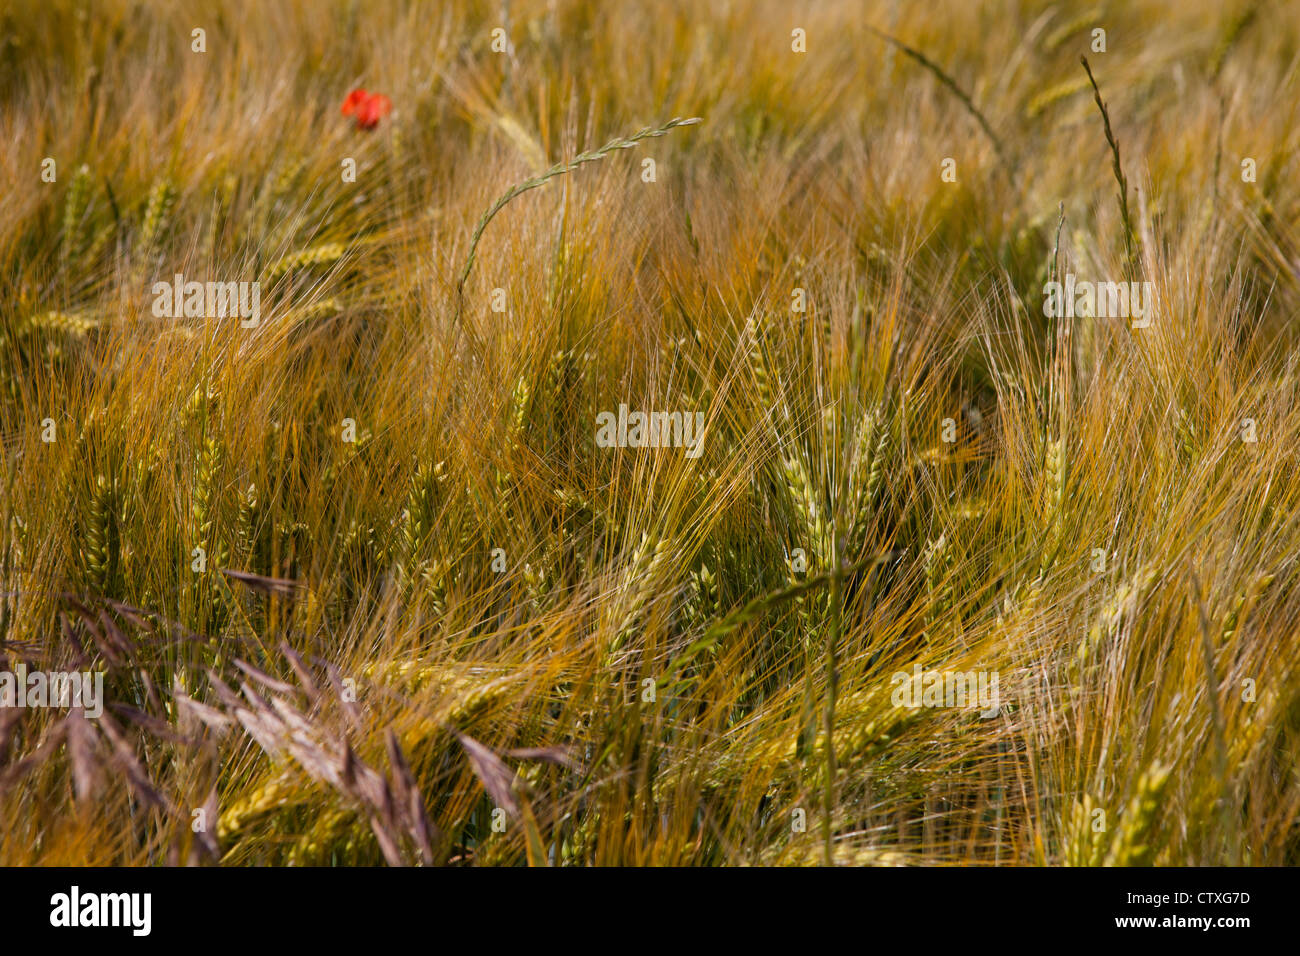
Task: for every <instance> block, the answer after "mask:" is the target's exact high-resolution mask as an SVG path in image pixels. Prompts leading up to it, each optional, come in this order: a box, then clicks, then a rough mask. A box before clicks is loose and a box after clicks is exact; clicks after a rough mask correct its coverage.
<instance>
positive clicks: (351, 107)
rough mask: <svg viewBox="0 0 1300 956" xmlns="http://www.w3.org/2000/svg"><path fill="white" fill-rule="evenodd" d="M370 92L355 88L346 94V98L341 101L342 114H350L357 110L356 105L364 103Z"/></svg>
mask: <svg viewBox="0 0 1300 956" xmlns="http://www.w3.org/2000/svg"><path fill="white" fill-rule="evenodd" d="M369 96H370V94H369V93H367V92H366V91H365V90H361V89H357V90H353V91H352V92H351V93H349V94H348V98H347V99H346V100H344V101H343V115H344V116H351V115H352V114H353V113H355V112H356V111H357V107H358V106H360V105H361V104H362V103H364V102H365V101H366V99H367V97H369Z"/></svg>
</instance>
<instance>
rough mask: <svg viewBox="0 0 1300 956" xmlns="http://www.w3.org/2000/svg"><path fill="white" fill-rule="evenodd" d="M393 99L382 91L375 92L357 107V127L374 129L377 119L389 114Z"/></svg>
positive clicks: (377, 123)
mask: <svg viewBox="0 0 1300 956" xmlns="http://www.w3.org/2000/svg"><path fill="white" fill-rule="evenodd" d="M392 108H393V101H392V100H390V99H389V98H388V97H386V96H384V94H382V93H375V94H374V95H373V96H370V97H369V98H367V99H366V101H365V102H363V103H362V104H361V105H360V106H358V107H357V128H358V129H374V128H375V127H376V126H378V125H379V120H380V119H381V118H383V117H385V116H387V115H388V114H389V112H390V111H391V110H392Z"/></svg>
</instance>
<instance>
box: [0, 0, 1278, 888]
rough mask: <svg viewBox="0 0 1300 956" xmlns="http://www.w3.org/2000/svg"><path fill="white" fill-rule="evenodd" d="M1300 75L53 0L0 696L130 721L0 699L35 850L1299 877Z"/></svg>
mask: <svg viewBox="0 0 1300 956" xmlns="http://www.w3.org/2000/svg"><path fill="white" fill-rule="evenodd" d="M1083 58H1086V65H1085V63H1084V62H1082V59H1083ZM1298 71H1300V8H1297V7H1296V6H1295V5H1294V4H1291V3H1288V2H1284V0H1134V2H1126V3H1119V2H1109V0H1102V2H1100V3H1097V4H1091V3H1065V2H1048V0H1011V2H1007V3H995V2H972V3H966V2H957V0H946V2H941V3H935V4H903V3H901V2H894V0H871V2H863V3H858V2H848V0H844V2H832V0H824V2H818V0H808V2H800V3H788V2H782V0H720V2H717V3H696V2H687V0H669V2H665V3H662V4H644V5H643V4H633V3H630V2H622V0H617V2H609V3H604V2H595V0H528V2H521V0H510V2H506V3H496V2H493V3H469V2H467V0H450V2H445V3H437V4H423V3H406V2H397V0H313V2H309V0H265V2H263V0H213V2H202V3H200V2H197V0H182V2H177V3H168V2H163V0H144V2H133V0H101V2H96V3H94V4H92V5H89V6H86V5H83V4H80V3H74V2H72V0H39V2H38V0H14V2H12V3H10V4H9V5H8V7H7V9H5V10H4V11H2V12H0V443H2V446H3V449H2V452H3V453H2V458H3V472H0V671H3V672H7V673H10V674H20V673H26V674H31V673H32V672H37V671H39V672H43V673H73V672H75V673H86V674H98V675H102V686H103V699H102V711H103V712H102V714H101V715H98V716H92V715H91V714H90V713H89V709H88V708H87V707H85V706H81V707H77V706H54V705H53V702H51V703H50V705H48V706H35V705H29V706H15V703H16V701H17V698H16V697H15V696H13V695H11V697H10V699H9V700H8V705H7V706H0V863H2V864H7V865H59V864H64V865H67V864H71V865H132V866H136V865H167V864H204V865H211V864H220V865H226V866H240V865H332V866H343V865H383V864H392V865H456V866H461V865H477V866H487V865H507V866H510V865H539V866H544V865H569V866H590V865H599V866H613V865H620V866H621V865H636V866H642V865H673V866H715V865H716V866H723V865H728V866H730V865H804V864H812V865H818V864H824V863H833V864H838V865H918V864H920V865H942V864H967V865H1004V866H1011V865H1051V866H1057V865H1078V866H1100V865H1120V866H1128V865H1163V866H1170V865H1173V866H1178V865H1205V864H1229V865H1279V864H1282V865H1285V864H1294V863H1297V862H1300V770H1298V763H1297V758H1298V757H1300V655H1297V653H1296V651H1297V647H1298V645H1300V641H1298V639H1297V628H1298V627H1300V567H1298V566H1297V552H1298V551H1300V508H1298V507H1297V506H1298V505H1300V471H1298V470H1297V449H1298V448H1300V406H1298V405H1297V397H1298V394H1300V362H1298V359H1300V352H1297V323H1296V319H1297V310H1298V309H1300V233H1298V232H1297V226H1298V224H1300V185H1298V184H1300V176H1298V175H1297V174H1298V173H1300V161H1298V159H1297V150H1298V147H1300V89H1298V80H1297V73H1298ZM354 90H364V91H365V92H364V93H358V94H356V95H355V96H351V97H350V96H349V94H350V93H352V91H354ZM190 282H196V283H200V284H206V283H223V284H224V283H245V284H250V285H248V286H247V288H249V289H253V288H254V287H252V286H251V284H252V283H256V284H257V285H256V287H255V290H254V291H255V293H256V295H257V299H256V308H253V307H252V305H253V304H252V302H249V301H248V300H247V299H244V298H241V299H237V300H236V301H237V302H238V304H239V306H240V307H247V308H245V310H244V311H239V310H238V309H237V308H236V307H235V305H231V304H230V303H226V305H230V308H222V307H220V305H219V304H217V306H216V307H215V314H214V297H213V296H212V295H211V294H207V295H206V297H205V296H203V295H199V296H197V297H192V296H191V295H190V293H189V291H188V290H186V288H185V285H186V284H188V283H190ZM1082 282H1092V283H1098V284H1101V283H1109V284H1111V291H1112V292H1114V291H1115V289H1116V288H1119V289H1120V290H1121V291H1125V290H1128V291H1129V293H1130V295H1129V298H1128V302H1127V304H1128V306H1129V308H1130V311H1131V312H1132V314H1131V315H1127V316H1126V315H1114V314H1104V313H1105V312H1106V309H1105V308H1103V302H1104V299H1103V298H1102V297H1101V296H1100V295H1099V296H1098V298H1097V300H1096V301H1095V302H1091V301H1090V302H1086V303H1080V304H1079V307H1078V308H1076V307H1075V301H1074V299H1073V297H1071V296H1070V294H1069V293H1065V295H1066V297H1067V298H1068V299H1069V304H1068V308H1051V307H1049V299H1050V296H1049V294H1048V292H1047V289H1048V288H1049V286H1051V284H1052V283H1059V284H1062V285H1063V286H1064V287H1067V288H1073V289H1077V288H1079V286H1078V285H1077V283H1082ZM173 283H175V292H176V293H178V294H176V295H173V288H174V287H173ZM1121 283H1122V284H1123V285H1122V286H1120V285H1119V284H1121ZM1130 283H1131V285H1130ZM196 288H197V287H196ZM203 288H204V289H206V288H207V287H206V285H204V286H203ZM232 288H233V287H232ZM240 288H241V289H244V288H245V287H244V286H241V287H240ZM162 289H166V290H167V291H166V292H165V297H166V298H167V299H168V300H171V299H173V298H174V299H175V300H176V301H174V302H172V303H171V305H170V306H169V305H167V304H166V303H165V302H164V303H162V304H161V305H160V296H163V295H164V293H163V292H162V291H160V290H162ZM1138 290H1143V291H1144V294H1143V295H1142V297H1141V301H1142V306H1141V308H1140V309H1139V308H1138V295H1137V293H1138ZM182 299H183V300H184V301H183V302H182V301H181V300H182ZM1064 301H1065V300H1064V299H1062V300H1060V301H1059V302H1058V305H1062V304H1064ZM1114 304H1115V303H1114V302H1113V301H1112V302H1110V303H1109V305H1112V306H1113V305H1114ZM223 313H224V314H223ZM1049 313H1054V314H1049ZM1139 313H1140V314H1139ZM651 412H656V413H662V414H661V415H660V416H658V417H650V416H649V414H648V413H651ZM641 413H644V414H646V418H645V419H644V421H646V422H648V423H649V424H648V425H647V428H648V434H647V431H646V429H642V428H640V427H639V426H637V425H636V424H635V423H634V421H633V419H632V416H634V415H637V414H641ZM602 416H603V417H602ZM674 416H675V417H674ZM602 421H604V422H605V423H606V424H607V425H608V424H609V423H610V422H613V423H614V424H612V425H609V427H608V428H604V427H603V426H602V425H601V423H602ZM638 421H641V420H638ZM656 423H657V429H658V430H657V432H656ZM638 437H639V439H640V440H638ZM932 675H938V678H937V681H934V680H931V677H932ZM953 675H959V676H960V675H968V676H969V677H970V678H971V683H970V685H969V689H970V690H971V694H972V695H975V690H976V688H978V690H979V694H978V696H979V700H978V702H976V701H975V700H974V699H973V697H972V699H965V700H964V701H963V699H962V698H961V696H960V695H958V697H957V698H956V699H954V696H953V694H952V693H951V691H952V690H953V685H954V681H953V679H952V678H953ZM18 683H20V682H15V684H14V687H15V688H16V687H17V684H18ZM957 683H958V685H959V689H960V687H961V682H960V681H958V682H957ZM4 686H5V685H4V684H3V683H0V693H2V692H3V689H4ZM912 689H915V690H918V691H923V693H918V694H917V695H916V698H915V699H912V700H907V699H904V700H903V702H902V703H900V697H899V694H900V692H901V691H906V690H912ZM932 690H933V691H934V693H933V694H931V693H930V692H931V691H932ZM989 692H991V694H992V698H991V699H989V698H988V696H987V695H988V694H989ZM5 703H6V700H5V698H4V697H3V696H0V704H5ZM990 703H991V704H992V706H989V705H990Z"/></svg>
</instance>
